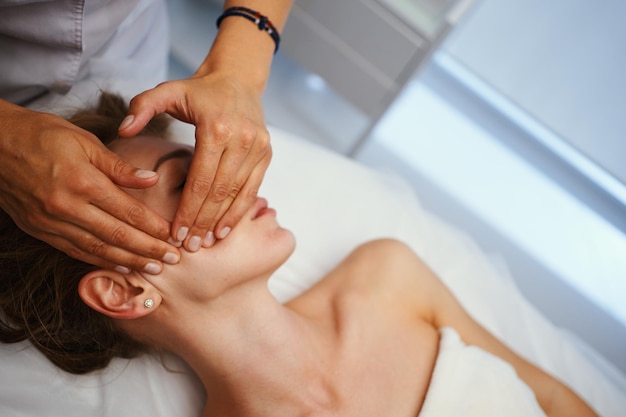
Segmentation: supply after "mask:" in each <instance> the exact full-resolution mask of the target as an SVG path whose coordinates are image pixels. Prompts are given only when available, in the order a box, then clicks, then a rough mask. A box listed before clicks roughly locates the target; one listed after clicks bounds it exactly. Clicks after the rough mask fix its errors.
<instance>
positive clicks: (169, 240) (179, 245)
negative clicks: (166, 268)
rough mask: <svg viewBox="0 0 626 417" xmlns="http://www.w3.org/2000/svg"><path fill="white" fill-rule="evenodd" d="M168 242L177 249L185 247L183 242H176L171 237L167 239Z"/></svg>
mask: <svg viewBox="0 0 626 417" xmlns="http://www.w3.org/2000/svg"><path fill="white" fill-rule="evenodd" d="M167 242H168V243H169V244H170V245H172V246H176V247H177V248H180V247H181V246H182V245H183V242H181V241H180V240H174V239H172V237H171V236H170V237H169V238H167Z"/></svg>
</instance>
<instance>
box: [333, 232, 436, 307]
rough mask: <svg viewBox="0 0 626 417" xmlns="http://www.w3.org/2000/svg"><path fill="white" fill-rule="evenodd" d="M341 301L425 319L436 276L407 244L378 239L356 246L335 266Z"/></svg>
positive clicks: (430, 305)
mask: <svg viewBox="0 0 626 417" xmlns="http://www.w3.org/2000/svg"><path fill="white" fill-rule="evenodd" d="M337 273H338V277H337V291H336V294H337V298H336V300H337V301H338V302H340V303H345V302H349V303H350V304H352V303H361V304H363V305H380V306H381V307H383V308H385V309H386V310H387V311H398V312H401V313H402V314H410V315H411V316H415V315H417V316H418V317H419V318H422V319H428V318H429V317H430V311H431V307H432V300H433V299H434V291H436V288H437V286H438V285H439V282H438V279H437V278H436V276H435V275H434V274H433V272H432V271H431V270H430V268H428V266H427V265H426V264H425V263H424V262H423V261H422V259H420V257H419V256H418V255H417V254H416V253H415V252H414V251H413V250H412V249H411V248H410V247H409V246H407V245H406V244H404V243H403V242H400V241H398V240H394V239H379V240H374V241H371V242H368V243H365V244H363V245H361V246H359V247H357V248H356V249H355V250H354V251H353V252H352V253H351V254H350V255H349V256H348V257H347V258H346V259H345V261H344V262H343V263H342V264H341V265H340V266H339V267H338V269H337Z"/></svg>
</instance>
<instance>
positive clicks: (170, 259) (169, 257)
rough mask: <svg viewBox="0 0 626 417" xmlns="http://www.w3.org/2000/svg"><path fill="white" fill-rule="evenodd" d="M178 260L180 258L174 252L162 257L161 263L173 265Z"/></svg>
mask: <svg viewBox="0 0 626 417" xmlns="http://www.w3.org/2000/svg"><path fill="white" fill-rule="evenodd" d="M179 260H180V257H179V256H178V255H177V254H176V253H174V252H168V253H166V254H165V256H163V262H165V263H166V264H170V265H175V264H177V263H178V261H179Z"/></svg>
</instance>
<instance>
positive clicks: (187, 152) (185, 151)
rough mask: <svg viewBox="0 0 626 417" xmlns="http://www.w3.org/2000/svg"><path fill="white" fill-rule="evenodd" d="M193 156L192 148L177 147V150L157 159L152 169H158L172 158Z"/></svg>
mask: <svg viewBox="0 0 626 417" xmlns="http://www.w3.org/2000/svg"><path fill="white" fill-rule="evenodd" d="M191 156H193V152H191V150H189V149H185V148H180V149H176V150H175V151H172V152H169V153H166V154H165V155H163V156H161V157H160V158H159V159H158V160H157V161H156V164H154V168H152V170H153V171H156V170H157V169H159V167H160V166H161V165H162V164H163V163H164V162H165V161H169V160H170V159H174V158H186V157H191Z"/></svg>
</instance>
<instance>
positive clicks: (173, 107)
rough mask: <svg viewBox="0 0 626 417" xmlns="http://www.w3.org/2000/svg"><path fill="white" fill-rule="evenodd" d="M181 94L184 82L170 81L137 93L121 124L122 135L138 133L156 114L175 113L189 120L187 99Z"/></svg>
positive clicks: (184, 119)
mask: <svg viewBox="0 0 626 417" xmlns="http://www.w3.org/2000/svg"><path fill="white" fill-rule="evenodd" d="M181 94H182V95H183V96H184V90H183V84H181V83H179V82H176V81H168V82H165V83H162V84H159V85H158V86H156V87H155V88H153V89H151V90H147V91H144V92H143V93H141V94H138V95H136V96H135V97H134V98H133V99H132V100H131V101H130V105H129V108H128V116H126V118H125V119H124V120H123V121H122V123H121V124H120V127H119V133H120V135H121V136H123V137H131V136H136V135H138V134H139V132H141V130H142V129H143V128H144V127H146V125H147V124H148V122H149V121H150V120H151V119H152V118H153V117H154V116H156V115H157V114H161V113H170V114H175V115H176V117H177V118H180V119H181V120H182V121H184V122H188V121H189V117H188V113H187V110H188V109H186V108H184V103H185V100H181V99H180V98H179V97H180V96H181Z"/></svg>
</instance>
